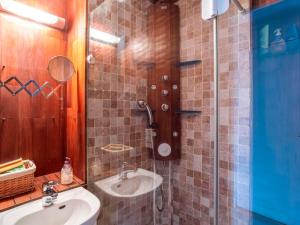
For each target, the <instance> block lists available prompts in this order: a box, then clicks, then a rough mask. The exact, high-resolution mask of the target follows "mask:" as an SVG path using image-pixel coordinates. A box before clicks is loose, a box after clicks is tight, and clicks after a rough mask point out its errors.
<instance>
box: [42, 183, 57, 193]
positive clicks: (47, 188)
mask: <svg viewBox="0 0 300 225" xmlns="http://www.w3.org/2000/svg"><path fill="white" fill-rule="evenodd" d="M56 185H58V182H57V181H48V182H44V183H43V185H42V190H43V193H45V194H51V193H54V192H55V191H54V190H53V188H54V187H55V186H56Z"/></svg>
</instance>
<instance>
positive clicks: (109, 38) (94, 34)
mask: <svg viewBox="0 0 300 225" xmlns="http://www.w3.org/2000/svg"><path fill="white" fill-rule="evenodd" d="M90 38H91V39H92V40H95V41H100V42H104V43H109V44H118V43H120V41H121V38H120V37H117V36H115V35H112V34H109V33H106V32H103V31H100V30H97V29H94V28H90Z"/></svg>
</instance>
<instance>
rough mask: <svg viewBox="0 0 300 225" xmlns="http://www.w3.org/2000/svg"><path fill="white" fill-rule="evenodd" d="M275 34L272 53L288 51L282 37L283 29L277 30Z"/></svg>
mask: <svg viewBox="0 0 300 225" xmlns="http://www.w3.org/2000/svg"><path fill="white" fill-rule="evenodd" d="M273 34H274V41H272V43H271V46H270V47H271V51H272V53H281V52H284V51H285V50H286V43H285V40H284V39H283V37H282V33H281V29H280V28H277V29H275V30H274V32H273Z"/></svg>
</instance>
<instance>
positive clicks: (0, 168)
mask: <svg viewBox="0 0 300 225" xmlns="http://www.w3.org/2000/svg"><path fill="white" fill-rule="evenodd" d="M23 165H24V162H23V160H22V158H20V159H17V160H13V161H10V162H7V163H4V164H1V165H0V173H4V172H6V171H9V170H12V169H14V168H17V167H20V166H23Z"/></svg>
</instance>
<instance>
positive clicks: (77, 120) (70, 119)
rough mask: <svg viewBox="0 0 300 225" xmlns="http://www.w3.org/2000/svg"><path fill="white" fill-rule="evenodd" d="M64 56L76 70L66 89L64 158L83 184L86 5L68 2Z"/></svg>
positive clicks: (79, 2)
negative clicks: (66, 158)
mask: <svg viewBox="0 0 300 225" xmlns="http://www.w3.org/2000/svg"><path fill="white" fill-rule="evenodd" d="M67 4H68V21H69V26H68V45H67V55H68V57H69V58H70V59H71V60H72V61H73V63H74V65H75V68H76V71H77V73H76V76H74V77H73V78H72V80H71V81H70V82H69V84H68V86H67V96H68V98H67V106H66V107H67V126H66V128H67V129H66V134H67V155H68V156H69V157H70V158H71V159H72V163H73V168H74V172H75V174H76V175H77V176H78V177H79V178H81V179H82V180H86V132H85V131H86V116H85V115H86V110H85V82H86V76H85V74H86V65H85V62H86V60H85V59H86V8H87V7H86V1H82V0H68V1H67Z"/></svg>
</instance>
